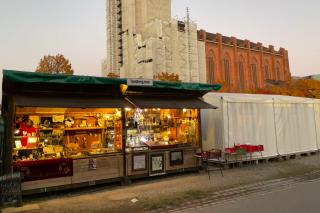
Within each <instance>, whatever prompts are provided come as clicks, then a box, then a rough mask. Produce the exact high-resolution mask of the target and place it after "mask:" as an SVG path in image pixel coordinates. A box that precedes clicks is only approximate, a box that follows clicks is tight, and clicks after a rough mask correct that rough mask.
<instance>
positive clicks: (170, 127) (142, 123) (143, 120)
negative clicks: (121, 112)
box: [125, 108, 199, 151]
mask: <svg viewBox="0 0 320 213" xmlns="http://www.w3.org/2000/svg"><path fill="white" fill-rule="evenodd" d="M125 112H126V129H127V141H126V147H127V150H128V151H130V149H137V148H139V147H140V148H141V149H140V150H143V147H144V149H151V150H153V149H161V148H164V149H166V148H175V147H195V146H199V119H198V110H197V109H160V108H153V109H130V108H126V110H125Z"/></svg>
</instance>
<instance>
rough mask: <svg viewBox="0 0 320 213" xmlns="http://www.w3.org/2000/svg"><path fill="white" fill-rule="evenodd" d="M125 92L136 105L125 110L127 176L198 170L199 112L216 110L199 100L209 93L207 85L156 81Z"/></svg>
mask: <svg viewBox="0 0 320 213" xmlns="http://www.w3.org/2000/svg"><path fill="white" fill-rule="evenodd" d="M209 87H210V86H209ZM168 88H170V90H169V89H168ZM219 88H220V87H219V86H216V87H212V89H211V90H218V89H219ZM124 90H125V91H124V94H125V96H126V97H127V99H128V100H130V102H131V103H133V104H134V105H135V106H137V108H136V109H126V116H125V117H126V122H127V123H126V129H127V145H126V147H127V149H126V151H127V174H128V176H130V177H135V176H138V177H139V176H154V175H162V174H166V173H171V172H176V171H185V170H192V169H198V167H199V161H198V160H197V159H196V158H195V157H194V155H195V154H196V152H197V150H198V151H199V150H200V149H201V125H200V109H215V108H216V107H214V106H212V105H210V104H207V103H205V102H204V101H202V100H201V99H200V97H202V96H203V95H204V94H205V93H207V92H208V90H210V88H208V85H201V84H173V83H165V82H155V83H154V84H153V86H152V87H137V86H135V87H132V86H129V87H127V88H125V89H124ZM186 91H187V92H186Z"/></svg>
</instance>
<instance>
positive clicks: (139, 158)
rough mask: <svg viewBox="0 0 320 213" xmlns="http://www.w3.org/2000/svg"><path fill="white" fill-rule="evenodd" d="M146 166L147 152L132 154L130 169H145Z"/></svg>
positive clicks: (135, 170)
mask: <svg viewBox="0 0 320 213" xmlns="http://www.w3.org/2000/svg"><path fill="white" fill-rule="evenodd" d="M147 168H148V167H147V153H139V154H133V155H132V171H134V172H137V171H145V170H147Z"/></svg>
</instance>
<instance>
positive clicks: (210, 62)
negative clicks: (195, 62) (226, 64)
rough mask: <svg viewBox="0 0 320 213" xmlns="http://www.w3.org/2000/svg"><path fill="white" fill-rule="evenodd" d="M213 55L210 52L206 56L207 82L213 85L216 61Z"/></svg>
mask: <svg viewBox="0 0 320 213" xmlns="http://www.w3.org/2000/svg"><path fill="white" fill-rule="evenodd" d="M215 59H216V58H215V56H214V53H213V52H212V51H211V52H209V54H208V57H207V67H208V73H207V82H208V83H209V84H213V83H214V80H215V76H214V74H215V71H216V60H215Z"/></svg>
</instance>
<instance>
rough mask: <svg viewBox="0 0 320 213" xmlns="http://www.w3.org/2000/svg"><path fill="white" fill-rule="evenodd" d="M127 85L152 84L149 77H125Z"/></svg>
mask: <svg viewBox="0 0 320 213" xmlns="http://www.w3.org/2000/svg"><path fill="white" fill-rule="evenodd" d="M127 85H128V86H153V80H151V79H133V78H132V79H127Z"/></svg>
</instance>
